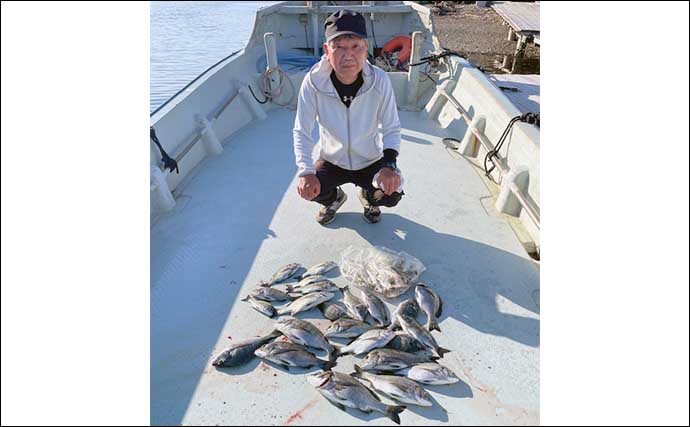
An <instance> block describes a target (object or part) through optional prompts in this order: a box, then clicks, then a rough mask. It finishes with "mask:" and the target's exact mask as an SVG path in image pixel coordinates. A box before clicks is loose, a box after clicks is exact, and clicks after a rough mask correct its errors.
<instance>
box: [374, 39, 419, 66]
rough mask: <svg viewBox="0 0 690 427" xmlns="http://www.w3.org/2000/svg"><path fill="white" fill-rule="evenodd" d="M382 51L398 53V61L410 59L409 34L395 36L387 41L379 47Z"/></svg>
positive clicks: (410, 42)
mask: <svg viewBox="0 0 690 427" xmlns="http://www.w3.org/2000/svg"><path fill="white" fill-rule="evenodd" d="M381 50H382V51H383V52H395V51H398V50H399V51H400V52H399V53H398V61H400V62H405V61H407V60H409V59H410V55H412V37H410V36H395V37H393V38H392V39H390V40H389V41H388V43H386V44H385V45H384V46H383V49H381Z"/></svg>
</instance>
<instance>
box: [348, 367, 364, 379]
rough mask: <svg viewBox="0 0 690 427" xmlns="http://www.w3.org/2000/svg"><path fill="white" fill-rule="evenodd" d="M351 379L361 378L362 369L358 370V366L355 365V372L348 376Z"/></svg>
mask: <svg viewBox="0 0 690 427" xmlns="http://www.w3.org/2000/svg"><path fill="white" fill-rule="evenodd" d="M350 375H352V376H353V377H357V378H361V377H362V368H360V366H359V365H355V371H354V372H353V373H352V374H350Z"/></svg>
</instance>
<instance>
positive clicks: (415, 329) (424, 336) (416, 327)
mask: <svg viewBox="0 0 690 427" xmlns="http://www.w3.org/2000/svg"><path fill="white" fill-rule="evenodd" d="M398 322H400V326H401V327H402V329H403V331H405V333H407V334H408V335H409V336H411V337H413V338H415V339H416V340H417V341H419V342H421V343H422V344H424V345H425V346H426V347H428V348H430V349H432V350H433V351H434V353H436V354H437V355H438V357H443V355H444V354H446V353H448V352H450V350H448V349H446V348H443V347H441V346H440V345H438V343H437V342H436V339H435V338H434V336H433V335H431V332H429V331H427V330H426V329H424V327H423V326H422V325H420V324H419V322H417V321H416V320H414V319H411V318H409V317H405V316H403V315H398Z"/></svg>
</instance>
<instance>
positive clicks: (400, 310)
mask: <svg viewBox="0 0 690 427" xmlns="http://www.w3.org/2000/svg"><path fill="white" fill-rule="evenodd" d="M399 314H402V315H404V316H406V317H411V318H413V319H416V318H417V314H419V304H418V303H417V301H415V299H414V298H410V299H406V300H405V301H403V302H401V303H400V304H398V306H397V307H396V308H395V311H393V322H392V323H391V325H390V326H389V327H388V329H395V328H399V327H400V322H398V315H399Z"/></svg>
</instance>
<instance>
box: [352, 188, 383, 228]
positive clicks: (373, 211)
mask: <svg viewBox="0 0 690 427" xmlns="http://www.w3.org/2000/svg"><path fill="white" fill-rule="evenodd" d="M357 197H359V202H360V203H361V204H362V207H364V220H365V221H366V222H368V223H371V224H375V223H377V222H379V221H381V209H379V207H378V206H373V205H372V204H371V203H369V200H367V196H366V194H365V193H364V189H363V188H362V187H360V188H359V191H358V192H357Z"/></svg>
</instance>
